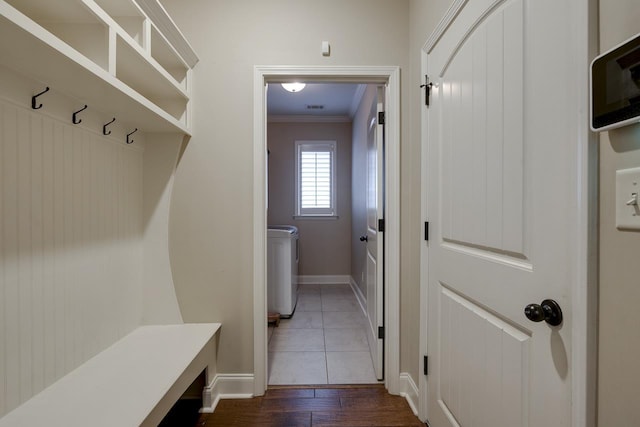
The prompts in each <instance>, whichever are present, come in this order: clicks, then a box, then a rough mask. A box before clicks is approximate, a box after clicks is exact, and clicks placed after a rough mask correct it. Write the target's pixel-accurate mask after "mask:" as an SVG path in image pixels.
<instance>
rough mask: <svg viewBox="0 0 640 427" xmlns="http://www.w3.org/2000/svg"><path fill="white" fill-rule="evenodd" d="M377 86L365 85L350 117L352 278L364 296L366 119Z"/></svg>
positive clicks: (365, 294) (365, 289) (365, 255)
mask: <svg viewBox="0 0 640 427" xmlns="http://www.w3.org/2000/svg"><path fill="white" fill-rule="evenodd" d="M376 92H377V89H376V86H375V85H368V86H367V89H366V91H365V93H364V95H363V96H362V100H361V101H360V106H359V107H358V111H357V112H356V114H355V116H354V118H353V149H352V153H353V154H352V156H353V167H352V175H351V176H352V178H351V188H352V197H351V215H352V218H351V277H352V278H353V280H354V281H355V282H356V284H357V285H358V288H360V291H362V295H364V296H365V297H366V296H367V284H366V283H365V276H364V274H365V273H366V257H367V247H366V245H365V244H364V243H363V242H361V241H360V236H363V235H365V234H367V132H368V126H369V124H368V123H367V118H368V117H369V112H370V110H371V106H372V105H373V103H375V102H376V99H377V94H376Z"/></svg>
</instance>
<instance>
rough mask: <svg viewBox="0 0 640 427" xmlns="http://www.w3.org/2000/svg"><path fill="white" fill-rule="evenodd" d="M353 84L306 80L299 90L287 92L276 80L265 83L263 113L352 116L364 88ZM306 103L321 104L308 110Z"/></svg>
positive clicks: (270, 114)
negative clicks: (265, 97) (265, 107)
mask: <svg viewBox="0 0 640 427" xmlns="http://www.w3.org/2000/svg"><path fill="white" fill-rule="evenodd" d="M359 86H361V85H359V84H353V83H307V86H306V87H305V88H304V89H303V90H302V91H300V92H295V93H290V92H287V91H286V90H284V89H283V88H282V86H281V85H280V84H279V83H271V84H269V88H268V90H267V114H268V115H269V116H290V115H296V116H301V115H305V116H308V115H314V116H349V117H350V116H352V115H353V113H354V112H355V109H356V108H357V106H358V105H357V104H358V103H359V102H360V97H361V96H362V91H363V89H364V87H362V88H361V89H358V87H359ZM309 105H314V106H323V108H322V109H317V108H315V109H310V108H307V106H309Z"/></svg>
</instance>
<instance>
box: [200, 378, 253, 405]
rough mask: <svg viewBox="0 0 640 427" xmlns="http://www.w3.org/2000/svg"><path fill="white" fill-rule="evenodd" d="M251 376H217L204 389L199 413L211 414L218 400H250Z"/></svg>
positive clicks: (251, 390) (251, 392)
mask: <svg viewBox="0 0 640 427" xmlns="http://www.w3.org/2000/svg"><path fill="white" fill-rule="evenodd" d="M253 379H254V377H253V374H218V375H216V376H215V378H214V379H213V381H212V382H211V384H210V385H209V386H207V387H205V388H204V391H203V394H202V409H201V412H204V413H212V412H213V411H214V410H215V409H216V406H218V402H219V401H220V399H250V398H252V397H253Z"/></svg>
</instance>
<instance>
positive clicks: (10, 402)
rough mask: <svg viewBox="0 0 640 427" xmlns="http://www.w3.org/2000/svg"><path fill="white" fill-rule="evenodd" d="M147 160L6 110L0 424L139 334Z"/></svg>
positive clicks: (1, 166) (0, 137) (72, 129)
mask: <svg viewBox="0 0 640 427" xmlns="http://www.w3.org/2000/svg"><path fill="white" fill-rule="evenodd" d="M142 161H143V151H142V150H141V149H139V148H136V147H130V146H126V145H125V144H123V143H121V142H116V141H115V140H113V139H111V138H110V137H106V136H103V135H101V134H99V133H94V132H92V131H89V130H87V129H86V128H82V127H81V126H74V125H72V124H70V122H62V121H58V120H57V119H55V118H53V117H50V116H48V115H45V114H43V113H41V112H38V111H32V110H29V109H28V108H23V107H20V106H17V105H14V104H12V103H11V102H8V101H5V100H0V417H1V416H2V415H4V414H5V413H7V412H9V411H10V410H11V409H13V408H15V407H16V406H18V405H19V404H20V403H22V402H24V401H25V400H27V399H29V398H30V397H32V396H33V395H34V394H36V393H38V392H39V391H41V390H42V389H43V388H44V387H46V386H47V385H49V384H51V383H52V382H54V381H55V380H56V379H58V378H60V377H61V376H63V375H65V374H66V373H68V372H69V371H71V370H72V369H74V368H76V367H77V366H79V365H80V364H81V363H83V362H84V361H86V360H88V359H89V358H90V357H91V356H93V355H95V354H96V353H98V352H99V351H101V350H102V349H104V348H106V347H107V346H109V345H110V344H111V343H113V342H114V341H115V340H117V339H119V338H120V337H122V336H124V335H125V334H126V333H128V332H129V331H131V330H132V329H134V328H135V327H136V326H138V325H139V324H140V320H141V306H142V301H141V298H142V297H141V295H142V289H141V283H142V278H141V274H142V269H141V265H142V263H141V260H142V245H141V242H142V238H141V236H142V226H143V224H142V200H143V199H142ZM79 392H81V391H79Z"/></svg>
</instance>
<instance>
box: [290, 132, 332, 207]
mask: <svg viewBox="0 0 640 427" xmlns="http://www.w3.org/2000/svg"><path fill="white" fill-rule="evenodd" d="M335 164H336V142H335V141H296V215H297V216H336V190H335V189H336V186H335Z"/></svg>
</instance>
